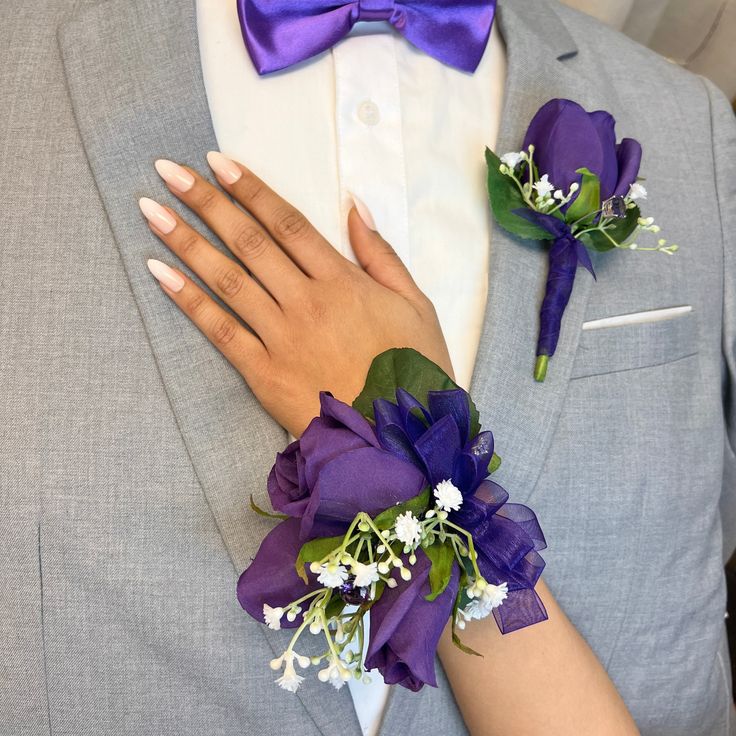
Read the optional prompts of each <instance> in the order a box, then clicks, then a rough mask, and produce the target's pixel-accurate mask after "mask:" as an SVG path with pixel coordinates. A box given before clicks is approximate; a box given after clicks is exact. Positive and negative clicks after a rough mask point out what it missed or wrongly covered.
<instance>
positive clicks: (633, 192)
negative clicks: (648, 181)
mask: <svg viewBox="0 0 736 736" xmlns="http://www.w3.org/2000/svg"><path fill="white" fill-rule="evenodd" d="M628 196H629V199H633V200H637V199H646V198H647V190H646V189H645V188H644V187H643V186H642V185H641V184H639V182H636V181H635V182H634V183H633V184H632V185H631V186H630V187H629V195H628Z"/></svg>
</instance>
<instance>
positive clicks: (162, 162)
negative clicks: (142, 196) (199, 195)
mask: <svg viewBox="0 0 736 736" xmlns="http://www.w3.org/2000/svg"><path fill="white" fill-rule="evenodd" d="M154 166H155V167H156V171H158V174H159V176H160V177H161V178H162V179H163V180H164V181H165V182H166V183H167V184H168V185H169V186H170V187H173V188H174V189H176V191H177V192H181V193H182V194H184V193H185V192H188V191H189V190H190V189H191V188H192V187H193V186H194V177H193V176H192V175H191V174H190V173H189V172H188V171H187V170H186V169H185V168H184V167H183V166H179V164H175V163H174V162H173V161H167V160H166V159H165V158H160V159H159V160H158V161H156V163H155V164H154Z"/></svg>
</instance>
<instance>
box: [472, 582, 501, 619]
mask: <svg viewBox="0 0 736 736" xmlns="http://www.w3.org/2000/svg"><path fill="white" fill-rule="evenodd" d="M473 593H474V594H476V595H477V597H475V598H473V600H471V601H470V603H468V605H467V606H465V608H464V609H463V610H462V611H460V613H461V614H462V616H463V617H464V618H465V620H466V621H472V620H473V619H482V618H486V616H488V615H489V614H490V613H491V611H493V609H494V608H498V607H499V606H500V605H501V604H502V603H503V602H504V601H505V600H506V598H508V584H507V583H501V585H491V584H490V583H487V584H486V585H485V586H484V587H483V588H482V591H479V589H478V586H477V585H476V586H474V588H473ZM478 593H479V595H478Z"/></svg>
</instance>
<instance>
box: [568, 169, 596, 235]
mask: <svg viewBox="0 0 736 736" xmlns="http://www.w3.org/2000/svg"><path fill="white" fill-rule="evenodd" d="M576 173H578V174H582V175H583V180H582V183H581V184H580V191H579V192H578V196H577V197H576V198H575V201H574V202H573V203H572V204H571V205H570V207H569V208H568V210H567V214H566V215H565V220H566V221H567V222H568V223H573V222H577V221H578V220H582V219H583V218H584V217H586V216H587V215H592V214H593V213H595V212H597V211H598V210H599V209H600V208H601V180H600V179H599V178H598V177H597V175H596V174H594V173H593V172H592V171H590V170H588V169H586V168H582V169H577V171H576Z"/></svg>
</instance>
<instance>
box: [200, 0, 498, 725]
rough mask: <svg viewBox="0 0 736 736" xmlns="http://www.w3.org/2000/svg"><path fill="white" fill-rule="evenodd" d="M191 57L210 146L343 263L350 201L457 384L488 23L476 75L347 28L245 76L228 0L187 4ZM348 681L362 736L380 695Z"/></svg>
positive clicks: (485, 113) (485, 116)
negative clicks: (198, 64) (413, 297)
mask: <svg viewBox="0 0 736 736" xmlns="http://www.w3.org/2000/svg"><path fill="white" fill-rule="evenodd" d="M197 18H198V31H199V46H200V55H201V61H202V70H203V74H204V82H205V88H206V90H207V99H208V102H209V107H210V113H211V115H212V122H213V126H214V131H215V135H216V137H217V143H218V146H219V148H220V150H221V151H222V152H223V153H224V154H225V155H227V156H230V157H231V158H234V159H236V160H238V161H241V162H242V163H243V164H245V165H246V166H248V167H249V168H251V169H252V170H253V171H254V172H255V173H256V174H258V175H259V176H260V177H261V178H263V179H264V180H265V181H266V182H267V183H268V184H269V185H270V186H271V187H272V188H273V189H275V190H276V191H277V192H278V193H279V194H280V195H281V196H283V197H284V198H285V199H287V200H288V201H289V202H291V203H292V204H293V205H294V206H296V207H298V208H299V209H300V210H301V211H302V212H303V213H304V215H305V216H306V217H307V218H308V219H309V220H310V221H311V222H312V223H313V224H314V225H315V227H316V228H317V229H318V230H319V231H320V232H321V233H322V234H323V235H324V236H325V238H327V240H328V241H329V242H331V243H332V244H333V245H334V246H335V248H337V249H338V250H339V251H340V252H341V253H342V254H343V255H345V256H346V257H348V258H350V259H352V260H354V256H353V254H352V250H351V248H350V240H349V237H348V231H347V214H348V210H349V209H350V207H351V206H352V198H351V193H355V194H356V195H357V196H358V197H359V198H360V199H362V200H363V202H365V204H366V205H367V206H368V208H369V209H370V211H371V213H372V215H373V217H374V219H375V222H376V224H377V227H378V229H379V231H380V232H381V234H382V235H383V237H384V238H386V240H388V241H389V242H390V243H391V244H392V246H393V247H394V249H395V250H396V252H397V253H398V255H399V256H400V257H401V259H402V260H403V262H404V263H405V264H406V266H407V267H408V268H409V270H410V271H411V273H412V275H413V277H414V279H415V280H416V282H417V284H418V285H419V287H420V288H421V289H422V291H423V292H424V293H425V294H426V295H427V296H428V297H429V298H430V299H431V300H432V302H433V303H434V305H435V308H436V309H437V314H438V316H439V320H440V324H441V325H442V329H443V332H444V335H445V339H446V340H447V344H448V348H449V351H450V357H451V359H452V363H453V367H454V370H455V374H456V378H457V381H458V383H459V384H460V385H462V386H464V387H469V386H470V379H471V377H472V372H473V364H474V362H475V355H476V352H477V349H478V343H479V340H480V332H481V328H482V325H483V316H484V311H485V304H486V295H487V284H488V255H489V239H490V220H491V216H490V210H489V206H488V199H487V195H486V188H485V187H486V184H485V182H486V174H485V159H484V149H485V147H486V146H490V147H491V148H493V147H494V145H495V142H496V135H497V132H498V126H499V122H500V114H501V104H502V100H503V91H504V83H505V79H506V55H505V49H504V46H503V42H502V40H501V37H500V34H499V33H498V30H497V28H496V26H495V24H494V27H493V31H492V33H491V38H490V41H489V43H488V46H487V48H486V51H485V54H484V56H483V59H482V60H481V62H480V65H479V67H478V69H477V71H476V72H475V74H467V73H464V72H460V71H457V70H455V69H452V68H450V67H448V66H445V65H443V64H442V63H440V62H438V61H436V60H435V59H433V58H431V57H430V56H427V55H426V54H424V53H422V52H421V51H419V50H417V49H416V48H414V47H413V46H412V45H411V44H409V43H408V42H407V41H405V40H404V39H403V38H402V37H401V36H400V35H399V34H397V33H396V32H395V31H394V30H393V28H392V27H391V26H390V25H389V24H388V23H386V22H362V23H358V24H356V26H355V27H354V28H353V30H352V32H351V33H350V34H349V36H348V37H347V38H345V39H343V40H342V41H341V42H340V43H338V44H337V45H336V46H335V47H334V48H332V49H331V50H330V51H327V52H325V53H323V54H321V55H320V56H318V57H315V58H313V59H309V60H307V61H305V62H302V63H300V64H298V65H296V66H293V67H291V68H290V69H287V70H284V71H282V72H277V73H275V74H270V75H267V76H265V77H260V76H258V74H257V72H256V70H255V68H254V67H253V64H252V62H251V60H250V57H249V56H248V53H247V50H246V48H245V45H244V43H243V38H242V35H241V31H240V26H239V23H238V17H237V12H236V3H235V0H197ZM372 680H373V681H372V683H371V684H370V685H365V684H363V683H359V682H356V681H353V682H351V683H349V685H350V690H351V694H352V696H353V701H354V703H355V707H356V712H357V715H358V719H359V721H360V724H361V727H362V729H363V733H364V734H370V735H373V734H375V733H376V732H377V731H378V728H379V726H380V721H381V717H382V713H383V709H384V707H385V702H386V697H387V687H386V686H385V685H384V684H383V682H382V681H381V678H380V675H378V673H377V672H373V673H372Z"/></svg>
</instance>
